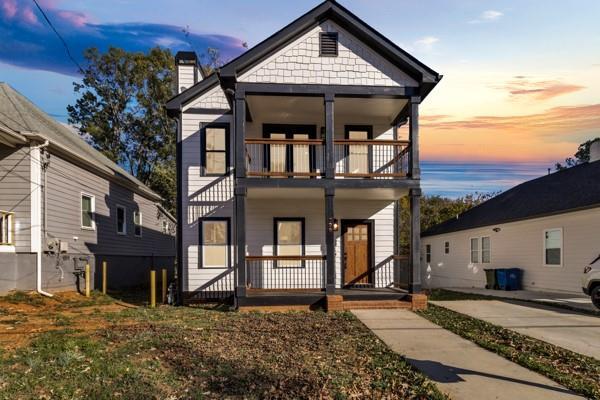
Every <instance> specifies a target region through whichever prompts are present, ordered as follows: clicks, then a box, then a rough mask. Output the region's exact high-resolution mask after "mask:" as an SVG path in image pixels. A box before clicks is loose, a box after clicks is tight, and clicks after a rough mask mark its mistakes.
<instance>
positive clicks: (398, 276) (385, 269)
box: [373, 256, 409, 288]
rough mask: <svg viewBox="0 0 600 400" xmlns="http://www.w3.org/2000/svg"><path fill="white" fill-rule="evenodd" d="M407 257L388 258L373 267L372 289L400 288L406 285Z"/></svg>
mask: <svg viewBox="0 0 600 400" xmlns="http://www.w3.org/2000/svg"><path fill="white" fill-rule="evenodd" d="M408 266H409V264H408V256H390V257H388V258H386V259H385V260H383V261H382V262H380V263H379V264H378V265H377V266H375V268H374V270H373V287H376V288H386V287H393V288H400V287H405V286H407V284H408Z"/></svg>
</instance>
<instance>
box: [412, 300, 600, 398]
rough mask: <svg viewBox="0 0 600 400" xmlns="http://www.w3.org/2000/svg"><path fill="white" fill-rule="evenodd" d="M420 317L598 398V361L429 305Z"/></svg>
mask: <svg viewBox="0 0 600 400" xmlns="http://www.w3.org/2000/svg"><path fill="white" fill-rule="evenodd" d="M419 315H421V316H423V317H425V318H427V319H428V320H430V321H432V322H433V323H435V324H437V325H439V326H441V327H443V328H445V329H448V330H449V331H451V332H454V333H456V334H458V335H460V336H462V337H464V338H466V339H468V340H470V341H472V342H474V343H476V344H478V345H479V346H481V347H483V348H485V349H488V350H491V351H493V352H495V353H497V354H499V355H501V356H502V357H504V358H507V359H508V360H510V361H513V362H516V363H518V364H520V365H522V366H524V367H526V368H528V369H530V370H533V371H536V372H538V373H540V374H542V375H545V376H547V377H548V378H550V379H552V380H554V381H555V382H558V383H560V384H561V385H563V386H565V387H567V388H569V389H571V390H573V391H574V392H576V393H579V394H581V395H584V396H586V397H587V398H593V399H600V361H598V360H596V359H594V358H592V357H586V356H583V355H580V354H577V353H574V352H572V351H569V350H566V349H563V348H561V347H558V346H555V345H552V344H550V343H546V342H543V341H541V340H538V339H534V338H531V337H529V336H525V335H522V334H519V333H517V332H514V331H511V330H508V329H504V328H502V327H499V326H497V325H493V324H490V323H488V322H485V321H482V320H479V319H476V318H472V317H469V316H467V315H464V314H460V313H457V312H455V311H451V310H448V309H446V308H443V307H439V306H435V305H432V304H430V305H429V308H428V309H427V310H425V311H420V312H419Z"/></svg>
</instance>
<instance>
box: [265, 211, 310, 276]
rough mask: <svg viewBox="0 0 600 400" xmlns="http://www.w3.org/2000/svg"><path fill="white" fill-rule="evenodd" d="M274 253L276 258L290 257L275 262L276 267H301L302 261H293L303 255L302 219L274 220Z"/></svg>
mask: <svg viewBox="0 0 600 400" xmlns="http://www.w3.org/2000/svg"><path fill="white" fill-rule="evenodd" d="M273 221H274V229H275V237H274V247H275V248H274V252H275V255H276V256H280V257H284V256H285V257H290V259H289V260H277V263H276V266H277V267H280V268H281V267H290V268H292V267H302V266H303V265H304V263H303V261H302V260H300V259H294V257H299V256H303V255H304V251H305V249H304V248H305V241H304V218H274V220H273Z"/></svg>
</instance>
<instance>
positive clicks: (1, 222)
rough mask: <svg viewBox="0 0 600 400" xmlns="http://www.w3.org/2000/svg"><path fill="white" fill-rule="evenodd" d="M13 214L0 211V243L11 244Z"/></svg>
mask: <svg viewBox="0 0 600 400" xmlns="http://www.w3.org/2000/svg"><path fill="white" fill-rule="evenodd" d="M13 224H14V214H13V213H11V212H6V211H0V245H13V244H14V242H13V232H14V228H13Z"/></svg>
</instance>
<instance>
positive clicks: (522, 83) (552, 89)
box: [499, 76, 585, 100]
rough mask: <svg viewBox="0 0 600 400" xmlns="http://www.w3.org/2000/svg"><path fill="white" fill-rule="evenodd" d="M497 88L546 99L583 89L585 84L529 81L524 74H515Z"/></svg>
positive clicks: (512, 93)
mask: <svg viewBox="0 0 600 400" xmlns="http://www.w3.org/2000/svg"><path fill="white" fill-rule="evenodd" d="M499 89H503V90H507V91H508V92H509V93H510V94H511V95H512V96H513V97H515V96H519V97H523V96H527V97H532V98H533V99H535V100H548V99H551V98H554V97H557V96H561V95H563V94H567V93H573V92H577V91H579V90H582V89H585V86H579V85H573V84H568V83H562V82H559V81H537V82H536V81H531V80H528V79H527V77H526V76H515V79H514V80H512V81H509V82H507V83H506V84H505V85H504V86H500V87H499Z"/></svg>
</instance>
